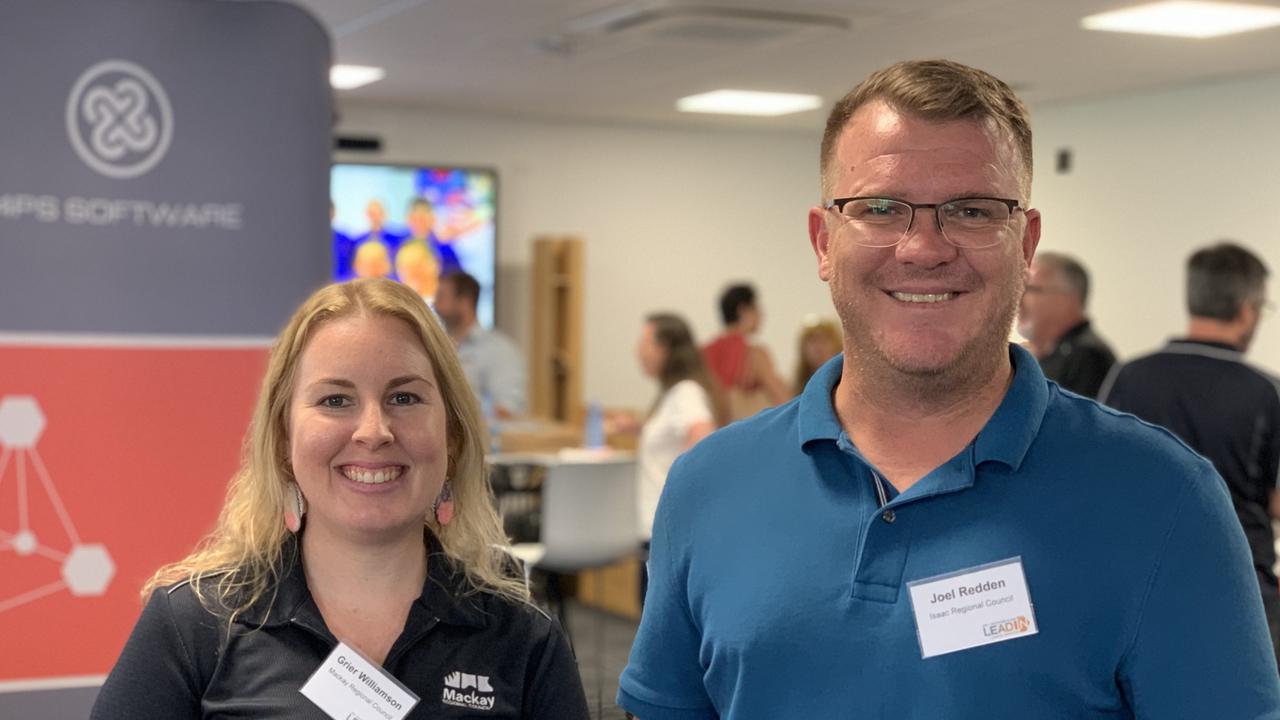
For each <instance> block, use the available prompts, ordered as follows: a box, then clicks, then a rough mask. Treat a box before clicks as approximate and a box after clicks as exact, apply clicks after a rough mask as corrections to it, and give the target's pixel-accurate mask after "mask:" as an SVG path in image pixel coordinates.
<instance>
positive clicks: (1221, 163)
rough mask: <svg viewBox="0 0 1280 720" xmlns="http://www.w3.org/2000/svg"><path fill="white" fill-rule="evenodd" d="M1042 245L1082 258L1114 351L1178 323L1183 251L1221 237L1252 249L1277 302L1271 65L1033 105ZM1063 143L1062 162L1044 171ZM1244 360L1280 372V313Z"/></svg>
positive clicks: (1276, 118) (1275, 93)
mask: <svg viewBox="0 0 1280 720" xmlns="http://www.w3.org/2000/svg"><path fill="white" fill-rule="evenodd" d="M1032 125H1033V128H1034V131H1035V140H1036V145H1035V156H1036V163H1037V172H1036V179H1035V184H1034V188H1033V190H1032V194H1033V198H1032V200H1033V204H1034V205H1036V206H1038V207H1040V208H1041V209H1042V210H1043V212H1044V234H1043V236H1042V239H1041V245H1040V247H1041V248H1042V249H1053V250H1060V251H1064V252H1069V253H1072V254H1074V255H1076V256H1078V257H1079V258H1080V259H1081V260H1082V261H1083V262H1084V263H1085V264H1086V265H1087V266H1088V268H1089V270H1090V272H1091V274H1092V276H1093V285H1094V287H1095V288H1096V290H1095V292H1094V299H1093V300H1092V301H1091V302H1090V305H1091V306H1092V307H1091V312H1092V315H1093V316H1094V319H1095V324H1096V325H1097V326H1098V328H1099V329H1100V331H1101V332H1102V334H1103V335H1104V336H1105V337H1106V338H1107V339H1109V340H1110V341H1111V342H1112V344H1113V345H1114V346H1115V348H1116V350H1117V353H1118V354H1119V355H1121V356H1122V357H1131V356H1133V355H1135V354H1138V353H1141V352H1145V351H1147V350H1149V349H1151V348H1154V347H1156V346H1158V345H1160V344H1162V343H1163V342H1164V340H1165V339H1167V338H1168V337H1170V336H1173V335H1180V334H1182V333H1183V332H1184V331H1185V324H1186V318H1185V311H1184V307H1185V306H1184V302H1185V300H1184V292H1183V280H1184V275H1185V273H1184V270H1183V267H1184V263H1185V261H1186V259H1187V257H1188V256H1189V255H1190V254H1191V252H1192V251H1194V250H1195V249H1196V248H1198V247H1201V246H1203V245H1206V244H1209V243H1211V242H1212V241H1215V240H1218V239H1223V238H1230V239H1233V240H1235V241H1237V242H1240V243H1242V244H1244V245H1246V246H1247V247H1249V248H1251V249H1252V250H1253V251H1254V252H1256V253H1258V254H1259V255H1261V256H1262V258H1263V261H1264V262H1266V263H1267V265H1268V267H1269V268H1270V269H1271V272H1272V280H1271V282H1270V286H1269V288H1268V290H1269V297H1270V298H1272V299H1273V300H1280V284H1278V283H1277V280H1276V276H1277V275H1280V75H1272V76H1260V77H1251V78H1243V79H1237V80H1234V81H1230V82H1222V83H1215V84H1211V85H1199V86H1192V87H1186V88H1181V89H1175V90H1168V91H1164V92H1158V93H1148V94H1143V95H1135V96H1127V97H1117V98H1106V99H1100V100H1095V101H1089V102H1077V103H1071V104H1064V105H1054V106H1046V107H1042V108H1033V109H1032ZM1064 147H1067V148H1071V150H1072V152H1073V155H1074V166H1073V169H1072V170H1071V172H1070V173H1069V174H1066V175H1059V174H1057V173H1055V171H1054V155H1055V153H1056V151H1057V150H1058V149H1059V148H1064ZM1250 358H1251V359H1252V360H1253V361H1254V362H1256V363H1258V364H1259V365H1264V366H1267V367H1269V368H1270V369H1272V370H1273V371H1278V372H1280V317H1276V316H1274V315H1272V316H1271V317H1268V318H1264V320H1263V325H1262V328H1261V330H1260V333H1259V336H1258V338H1257V340H1256V341H1255V343H1254V347H1253V349H1252V351H1251V352H1250Z"/></svg>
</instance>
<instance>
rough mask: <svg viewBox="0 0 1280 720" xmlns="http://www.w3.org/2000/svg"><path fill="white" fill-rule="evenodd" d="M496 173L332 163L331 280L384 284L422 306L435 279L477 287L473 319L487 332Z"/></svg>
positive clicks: (494, 240)
mask: <svg viewBox="0 0 1280 720" xmlns="http://www.w3.org/2000/svg"><path fill="white" fill-rule="evenodd" d="M497 188H498V178H497V173H496V172H495V171H493V170H491V169H484V168H466V167H449V166H439V165H367V164H356V163H338V164H335V165H334V166H333V172H332V174H331V176H330V192H331V194H332V198H333V208H332V212H331V214H332V216H333V217H332V223H331V224H332V226H333V247H332V253H333V279H334V280H339V281H341V280H350V279H351V278H355V277H390V278H392V279H395V280H399V281H401V282H403V283H405V284H406V285H409V286H410V287H412V288H414V290H416V291H417V292H418V294H419V295H421V296H422V297H423V298H424V299H425V300H426V301H427V302H428V303H430V302H431V300H432V299H433V298H434V296H435V292H436V287H437V284H438V282H439V279H440V277H441V276H442V275H444V274H447V273H450V272H453V271H455V270H462V271H465V272H467V273H469V274H471V275H472V276H474V277H475V278H476V280H478V281H479V282H480V302H479V305H478V307H477V316H478V320H479V322H480V324H481V325H482V326H484V327H493V316H494V277H495V275H496V271H497V210H498V199H497V192H498V190H497Z"/></svg>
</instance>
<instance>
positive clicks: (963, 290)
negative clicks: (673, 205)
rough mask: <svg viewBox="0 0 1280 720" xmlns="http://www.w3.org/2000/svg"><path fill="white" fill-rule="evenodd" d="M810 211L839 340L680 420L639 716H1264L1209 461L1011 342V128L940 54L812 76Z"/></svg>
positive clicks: (1023, 203) (635, 705) (628, 682)
mask: <svg viewBox="0 0 1280 720" xmlns="http://www.w3.org/2000/svg"><path fill="white" fill-rule="evenodd" d="M821 158H822V183H823V194H824V200H823V202H822V205H821V206H818V207H815V208H813V209H812V210H810V212H809V233H810V238H811V240H812V244H813V248H814V251H815V253H816V255H817V259H818V274H819V277H820V278H821V279H822V280H824V281H826V282H827V283H828V284H829V285H830V288H831V295H832V299H833V301H834V304H835V308H836V311H837V313H838V314H839V315H840V317H841V321H842V324H843V326H844V332H845V347H844V353H843V355H842V356H841V357H839V358H836V359H834V360H832V361H831V362H830V363H828V364H827V365H826V366H824V367H823V368H822V369H821V370H819V372H818V373H817V374H816V375H815V376H814V377H813V379H812V380H811V381H810V383H809V384H808V386H807V387H806V389H805V391H804V393H803V394H802V395H801V396H800V398H798V399H797V400H794V401H792V402H790V403H787V404H786V405H783V406H781V407H778V408H774V409H772V410H768V411H766V412H764V413H762V414H760V415H758V416H756V417H755V418H752V419H751V420H747V421H744V422H741V423H737V424H735V425H732V426H730V427H728V428H726V429H724V430H722V431H720V432H718V433H716V434H713V435H712V436H711V437H709V438H707V439H705V440H703V442H702V443H699V445H698V447H697V448H694V449H693V450H692V451H691V452H690V453H689V454H687V455H686V456H685V457H683V458H682V459H681V460H679V461H678V462H677V463H676V465H675V467H673V468H672V471H671V474H670V476H669V478H668V481H667V486H666V490H665V491H664V494H663V496H662V500H661V502H660V504H659V508H658V515H657V518H656V520H655V523H654V529H653V545H652V555H651V558H650V563H649V565H650V566H649V576H650V586H649V594H648V596H647V599H646V603H645V612H644V617H643V619H642V620H641V624H640V630H639V633H638V635H637V637H636V642H635V645H634V647H633V648H632V653H631V660H630V663H629V664H628V666H627V668H626V670H625V671H624V672H623V675H622V678H621V689H620V691H619V694H618V702H619V704H620V705H622V706H623V707H624V708H625V709H626V710H628V711H629V712H631V713H634V715H635V716H637V717H639V718H642V720H662V719H664V718H672V719H677V718H678V719H681V720H684V719H694V718H697V719H702V718H708V719H710V718H717V717H720V718H726V719H729V720H750V719H755V718H761V719H768V720H777V719H779V718H806V719H807V718H828V717H842V718H948V719H954V718H984V719H987V718H1014V717H1017V718H1139V717H1141V718H1161V719H1166V718H1196V719H1204V718H1232V719H1236V718H1272V719H1280V680H1278V678H1277V674H1276V665H1275V660H1274V658H1273V656H1272V653H1271V651H1270V643H1269V642H1268V637H1267V627H1266V623H1265V621H1264V619H1263V614H1262V607H1261V603H1260V601H1259V598H1258V594H1257V589H1256V588H1257V583H1256V581H1255V580H1254V579H1253V573H1252V571H1251V569H1250V563H1249V555H1248V549H1247V546H1246V545H1245V541H1244V537H1243V535H1242V533H1241V532H1240V529H1239V525H1238V523H1237V522H1236V521H1235V518H1234V516H1233V513H1232V511H1231V505H1230V502H1229V500H1228V498H1227V495H1226V492H1225V490H1224V488H1223V487H1222V481H1221V479H1220V478H1219V477H1218V476H1217V474H1216V473H1215V472H1214V470H1213V467H1212V466H1211V465H1210V464H1209V463H1208V462H1206V461H1205V460H1203V459H1202V458H1200V457H1198V456H1197V455H1195V454H1194V453H1193V452H1191V451H1190V450H1188V449H1187V448H1186V447H1185V446H1183V445H1182V444H1180V443H1179V442H1178V441H1177V440H1176V439H1174V438H1173V437H1172V436H1171V435H1169V434H1168V433H1166V432H1164V431H1161V430H1159V429H1156V428H1153V427H1151V426H1148V425H1144V424H1142V423H1140V422H1139V421H1137V420H1135V419H1133V418H1131V417H1127V416H1123V415H1120V414H1118V413H1115V412H1113V411H1110V410H1108V409H1106V408H1104V407H1102V406H1100V405H1098V404H1096V403H1094V402H1092V401H1089V400H1085V399H1082V398H1079V397H1076V396H1073V395H1070V394H1067V393H1064V392H1062V391H1061V390H1059V389H1058V387H1057V386H1056V385H1050V384H1049V383H1048V382H1047V381H1046V380H1045V378H1044V375H1043V374H1042V373H1041V371H1040V369H1039V367H1038V365H1037V363H1036V361H1035V359H1034V358H1032V357H1031V355H1030V354H1029V353H1027V352H1025V351H1023V350H1021V349H1020V348H1017V347H1013V346H1010V345H1009V343H1008V336H1009V331H1010V329H1011V326H1012V323H1013V318H1014V315H1015V314H1016V311H1017V307H1018V300H1019V297H1020V295H1021V293H1022V289H1023V284H1024V279H1025V274H1026V270H1027V267H1028V264H1029V263H1030V261H1031V258H1032V256H1033V255H1034V253H1035V248H1036V245H1037V243H1038V241H1039V236H1040V214H1039V212H1037V211H1036V210H1033V209H1030V208H1029V207H1028V205H1027V202H1028V198H1029V194H1030V186H1031V132H1030V127H1029V124H1028V120H1027V115H1026V110H1025V108H1024V107H1023V105H1022V103H1021V101H1019V100H1018V98H1017V97H1016V96H1015V95H1014V94H1013V93H1012V91H1010V90H1009V88H1008V86H1007V85H1005V84H1004V83H1003V82H1001V81H999V80H998V79H996V78H994V77H992V76H990V75H988V74H986V73H984V72H981V71H978V70H974V69H972V68H968V67H965V66H962V65H958V64H956V63H951V62H946V61H928V62H910V63H900V64H897V65H894V66H892V67H889V68H886V69H884V70H881V71H878V72H876V73H873V74H872V75H871V76H870V77H869V78H868V79H867V80H865V81H864V82H863V83H862V84H861V85H859V86H858V87H857V88H855V89H854V90H853V91H852V92H851V93H850V94H849V95H848V96H846V97H845V98H844V99H843V100H841V101H840V102H839V103H837V104H836V107H835V108H834V109H833V110H832V113H831V116H830V118H829V119H828V123H827V132H826V134H825V136H824V138H823V142H822V153H821Z"/></svg>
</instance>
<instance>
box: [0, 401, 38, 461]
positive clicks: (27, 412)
mask: <svg viewBox="0 0 1280 720" xmlns="http://www.w3.org/2000/svg"><path fill="white" fill-rule="evenodd" d="M43 431H44V413H42V412H40V406H39V405H38V404H37V403H36V399H35V398H33V397H31V396H30V395H9V396H6V397H5V398H4V399H3V400H0V444H3V445H8V446H9V447H16V448H30V447H35V445H36V441H37V440H39V439H40V433H41V432H43Z"/></svg>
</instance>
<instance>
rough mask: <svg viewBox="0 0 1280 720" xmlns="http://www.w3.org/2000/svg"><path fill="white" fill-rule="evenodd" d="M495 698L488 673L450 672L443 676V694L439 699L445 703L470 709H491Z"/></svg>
mask: <svg viewBox="0 0 1280 720" xmlns="http://www.w3.org/2000/svg"><path fill="white" fill-rule="evenodd" d="M495 699H496V698H494V693H493V686H492V685H490V684H489V676H488V675H474V674H472V673H464V672H452V673H449V674H448V675H446V676H445V678H444V695H443V697H441V698H440V700H441V701H442V702H443V703H444V704H445V705H452V706H454V707H460V708H468V709H471V710H493V706H494V700H495Z"/></svg>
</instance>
